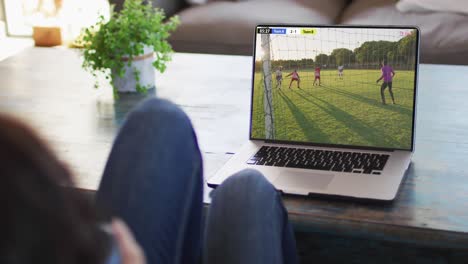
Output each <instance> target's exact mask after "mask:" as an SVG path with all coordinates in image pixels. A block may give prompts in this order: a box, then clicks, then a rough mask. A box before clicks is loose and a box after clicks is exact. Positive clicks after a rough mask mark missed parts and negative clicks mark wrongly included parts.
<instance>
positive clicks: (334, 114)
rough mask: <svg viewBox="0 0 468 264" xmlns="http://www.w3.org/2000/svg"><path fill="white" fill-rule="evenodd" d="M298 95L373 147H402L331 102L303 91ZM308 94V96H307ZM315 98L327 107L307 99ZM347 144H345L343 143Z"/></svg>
mask: <svg viewBox="0 0 468 264" xmlns="http://www.w3.org/2000/svg"><path fill="white" fill-rule="evenodd" d="M294 92H295V93H296V94H298V95H299V96H301V97H302V99H303V100H306V101H308V102H310V103H313V104H315V105H316V106H318V107H319V108H321V109H322V110H323V111H325V112H326V113H327V114H329V115H330V118H335V119H336V120H337V121H338V122H340V123H342V124H343V125H344V126H346V127H348V128H349V129H350V130H352V131H354V132H356V133H357V134H358V135H359V136H360V137H361V138H362V139H364V140H366V141H368V142H369V143H370V145H371V146H383V144H382V143H385V144H387V145H390V146H399V145H401V144H400V142H398V141H396V140H394V139H393V138H392V137H390V136H388V135H386V134H385V133H383V131H381V130H379V129H377V128H372V127H369V126H367V125H366V124H364V123H363V122H361V121H359V120H358V119H356V118H355V117H354V116H352V115H350V114H349V113H347V112H346V111H343V110H341V109H340V108H338V107H336V106H335V105H333V104H330V103H329V102H327V101H325V100H323V99H320V98H318V97H316V96H314V95H312V94H311V93H309V92H305V91H303V90H300V91H299V92H303V93H304V94H301V93H298V92H296V91H294ZM305 94H306V95H305ZM308 96H310V97H313V98H315V99H316V100H317V101H320V102H322V103H323V104H324V105H325V106H326V107H324V106H322V105H320V104H317V103H316V102H314V101H312V100H310V99H308V98H307V97H308ZM342 144H345V143H342Z"/></svg>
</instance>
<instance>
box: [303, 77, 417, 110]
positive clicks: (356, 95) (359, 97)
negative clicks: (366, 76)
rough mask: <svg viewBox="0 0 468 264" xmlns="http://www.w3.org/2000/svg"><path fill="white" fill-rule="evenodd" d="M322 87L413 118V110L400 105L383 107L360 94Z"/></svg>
mask: <svg viewBox="0 0 468 264" xmlns="http://www.w3.org/2000/svg"><path fill="white" fill-rule="evenodd" d="M322 87H324V88H326V89H327V90H329V91H331V92H334V93H336V94H338V95H341V96H345V97H348V98H351V99H354V100H356V101H360V102H362V103H365V104H368V105H372V106H375V107H379V108H382V109H385V110H390V111H392V112H396V113H399V114H403V115H408V116H413V111H412V110H408V109H406V108H404V107H402V106H400V105H393V104H387V105H383V104H382V103H381V102H380V101H377V100H374V99H370V98H367V97H364V96H361V95H358V94H355V93H351V92H347V91H343V90H338V89H336V88H333V87H331V86H326V85H323V84H322ZM306 93H308V94H310V92H306ZM378 93H379V96H380V88H379V90H378ZM310 95H312V94H310ZM389 97H390V95H387V96H386V98H387V99H389Z"/></svg>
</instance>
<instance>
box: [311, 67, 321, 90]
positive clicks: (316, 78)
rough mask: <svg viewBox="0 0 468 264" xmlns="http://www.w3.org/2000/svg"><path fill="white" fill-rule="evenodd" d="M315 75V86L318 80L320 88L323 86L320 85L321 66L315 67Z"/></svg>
mask: <svg viewBox="0 0 468 264" xmlns="http://www.w3.org/2000/svg"><path fill="white" fill-rule="evenodd" d="M314 75H315V79H314V84H313V85H315V83H316V82H317V80H318V85H319V86H320V85H321V84H320V66H317V67H315V70H314Z"/></svg>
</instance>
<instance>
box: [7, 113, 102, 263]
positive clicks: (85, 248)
mask: <svg viewBox="0 0 468 264" xmlns="http://www.w3.org/2000/svg"><path fill="white" fill-rule="evenodd" d="M0 161H1V163H0V164H1V165H0V176H1V180H2V183H1V185H0V186H1V187H0V189H1V190H0V201H2V203H3V205H4V207H3V209H2V216H1V217H0V236H1V237H0V263H3V264H20V263H48V264H54V263H68V264H74V263H90V264H97V263H102V262H103V261H104V259H105V257H106V254H107V252H109V248H110V246H109V245H110V243H109V238H108V236H107V235H106V234H105V233H104V232H103V231H101V230H100V229H99V227H98V224H97V223H98V222H97V216H96V215H97V214H96V210H95V208H94V206H93V205H92V203H91V201H90V200H88V199H85V197H83V196H82V195H83V194H81V193H79V192H78V191H76V190H72V187H73V186H74V185H73V180H72V177H71V173H70V172H69V170H68V169H67V168H66V167H65V166H64V165H63V164H62V163H61V162H60V161H59V160H58V159H57V158H56V157H55V155H54V154H53V153H52V151H50V150H49V148H48V147H47V145H46V144H45V143H44V141H42V140H41V139H40V138H39V137H38V136H37V135H36V134H35V133H34V132H33V130H32V129H30V128H29V127H27V126H26V125H24V124H23V123H21V122H19V121H17V120H15V119H13V118H10V117H6V116H2V115H0Z"/></svg>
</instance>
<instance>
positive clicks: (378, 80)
mask: <svg viewBox="0 0 468 264" xmlns="http://www.w3.org/2000/svg"><path fill="white" fill-rule="evenodd" d="M382 78H383V74H382V76H380V78H379V79H377V83H379V82H380V80H382Z"/></svg>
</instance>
